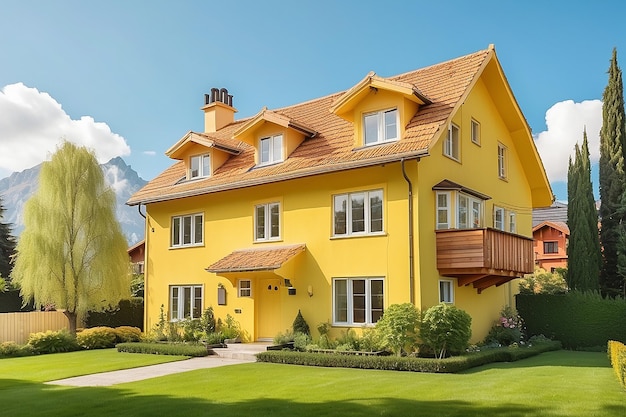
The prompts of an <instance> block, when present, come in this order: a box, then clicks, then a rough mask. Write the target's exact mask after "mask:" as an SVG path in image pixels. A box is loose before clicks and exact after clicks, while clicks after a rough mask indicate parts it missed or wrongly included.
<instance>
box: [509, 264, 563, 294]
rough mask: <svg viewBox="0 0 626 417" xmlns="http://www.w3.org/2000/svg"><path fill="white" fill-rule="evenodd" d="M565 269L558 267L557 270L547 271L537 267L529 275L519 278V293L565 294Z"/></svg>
mask: <svg viewBox="0 0 626 417" xmlns="http://www.w3.org/2000/svg"><path fill="white" fill-rule="evenodd" d="M566 273H567V269H565V268H558V269H557V272H547V271H546V270H545V269H541V268H538V269H536V270H535V272H534V273H533V274H531V275H526V276H525V277H524V278H522V279H521V280H520V284H519V289H520V294H531V295H532V294H565V293H566V292H567V283H566V281H565V274H566Z"/></svg>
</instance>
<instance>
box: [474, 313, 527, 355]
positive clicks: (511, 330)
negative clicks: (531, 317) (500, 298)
mask: <svg viewBox="0 0 626 417" xmlns="http://www.w3.org/2000/svg"><path fill="white" fill-rule="evenodd" d="M524 339H525V332H524V320H522V318H521V317H520V316H519V314H517V312H516V311H515V310H513V309H512V308H511V307H509V306H506V307H504V309H503V310H502V311H501V312H500V318H499V319H498V321H497V322H496V323H494V325H493V326H492V327H491V329H490V330H489V333H488V334H487V337H486V338H485V341H484V344H486V345H491V344H498V345H502V346H509V345H511V344H513V343H523V342H525V340H524Z"/></svg>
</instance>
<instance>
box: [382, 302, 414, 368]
mask: <svg viewBox="0 0 626 417" xmlns="http://www.w3.org/2000/svg"><path fill="white" fill-rule="evenodd" d="M419 324H420V313H419V311H418V310H417V309H416V308H415V306H414V305H413V304H411V303H404V304H392V305H390V306H389V308H388V309H387V310H385V312H384V314H383V317H382V318H381V319H380V320H378V323H376V329H377V330H378V331H379V332H380V334H381V336H382V338H383V340H384V341H385V343H384V345H385V346H386V347H389V348H390V349H391V350H392V352H393V353H395V354H396V355H397V356H400V355H401V354H402V352H403V351H404V352H411V351H413V348H414V346H415V344H416V343H417V333H418V329H419Z"/></svg>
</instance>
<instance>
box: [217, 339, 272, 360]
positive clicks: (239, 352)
mask: <svg viewBox="0 0 626 417" xmlns="http://www.w3.org/2000/svg"><path fill="white" fill-rule="evenodd" d="M270 345H271V343H266V342H254V343H230V344H227V345H226V347H222V348H211V350H212V351H213V352H214V353H215V354H216V355H217V356H219V357H220V358H228V359H239V360H248V361H250V362H255V361H256V354H257V353H259V352H265V351H266V350H267V347H268V346H270Z"/></svg>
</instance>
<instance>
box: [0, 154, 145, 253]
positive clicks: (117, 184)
mask: <svg viewBox="0 0 626 417" xmlns="http://www.w3.org/2000/svg"><path fill="white" fill-rule="evenodd" d="M100 167H101V168H102V172H103V173H104V178H105V180H106V182H107V183H108V184H109V185H110V186H111V188H113V190H114V191H115V195H116V197H117V203H116V209H115V210H116V214H117V219H118V221H119V222H120V224H121V226H122V231H123V232H124V235H125V236H126V240H128V244H129V245H133V244H135V243H137V242H139V241H140V240H142V239H143V238H144V230H145V229H144V225H145V223H144V218H143V217H142V216H141V215H140V214H139V212H138V210H137V207H129V206H127V205H126V201H128V199H129V198H130V196H131V195H132V194H134V193H135V192H136V191H137V190H139V189H140V188H141V187H143V186H144V185H145V184H146V183H147V181H146V180H144V179H142V178H141V177H140V176H139V175H138V174H137V172H136V171H134V170H133V169H132V168H131V167H130V166H129V165H127V164H126V162H124V160H123V159H122V158H120V157H117V158H113V159H111V160H110V161H109V162H107V163H105V164H102V165H100ZM39 171H41V164H39V165H37V166H35V167H33V168H29V169H26V170H24V171H22V172H14V173H13V174H11V175H10V176H9V177H7V178H3V179H0V198H2V203H3V205H4V208H5V209H6V211H5V212H4V217H3V219H2V222H3V223H9V224H11V226H12V227H13V235H14V236H19V235H20V233H21V232H22V230H23V229H24V217H23V209H24V203H26V201H27V200H28V199H29V198H30V196H31V195H33V194H34V193H35V191H36V190H37V184H38V179H39Z"/></svg>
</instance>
